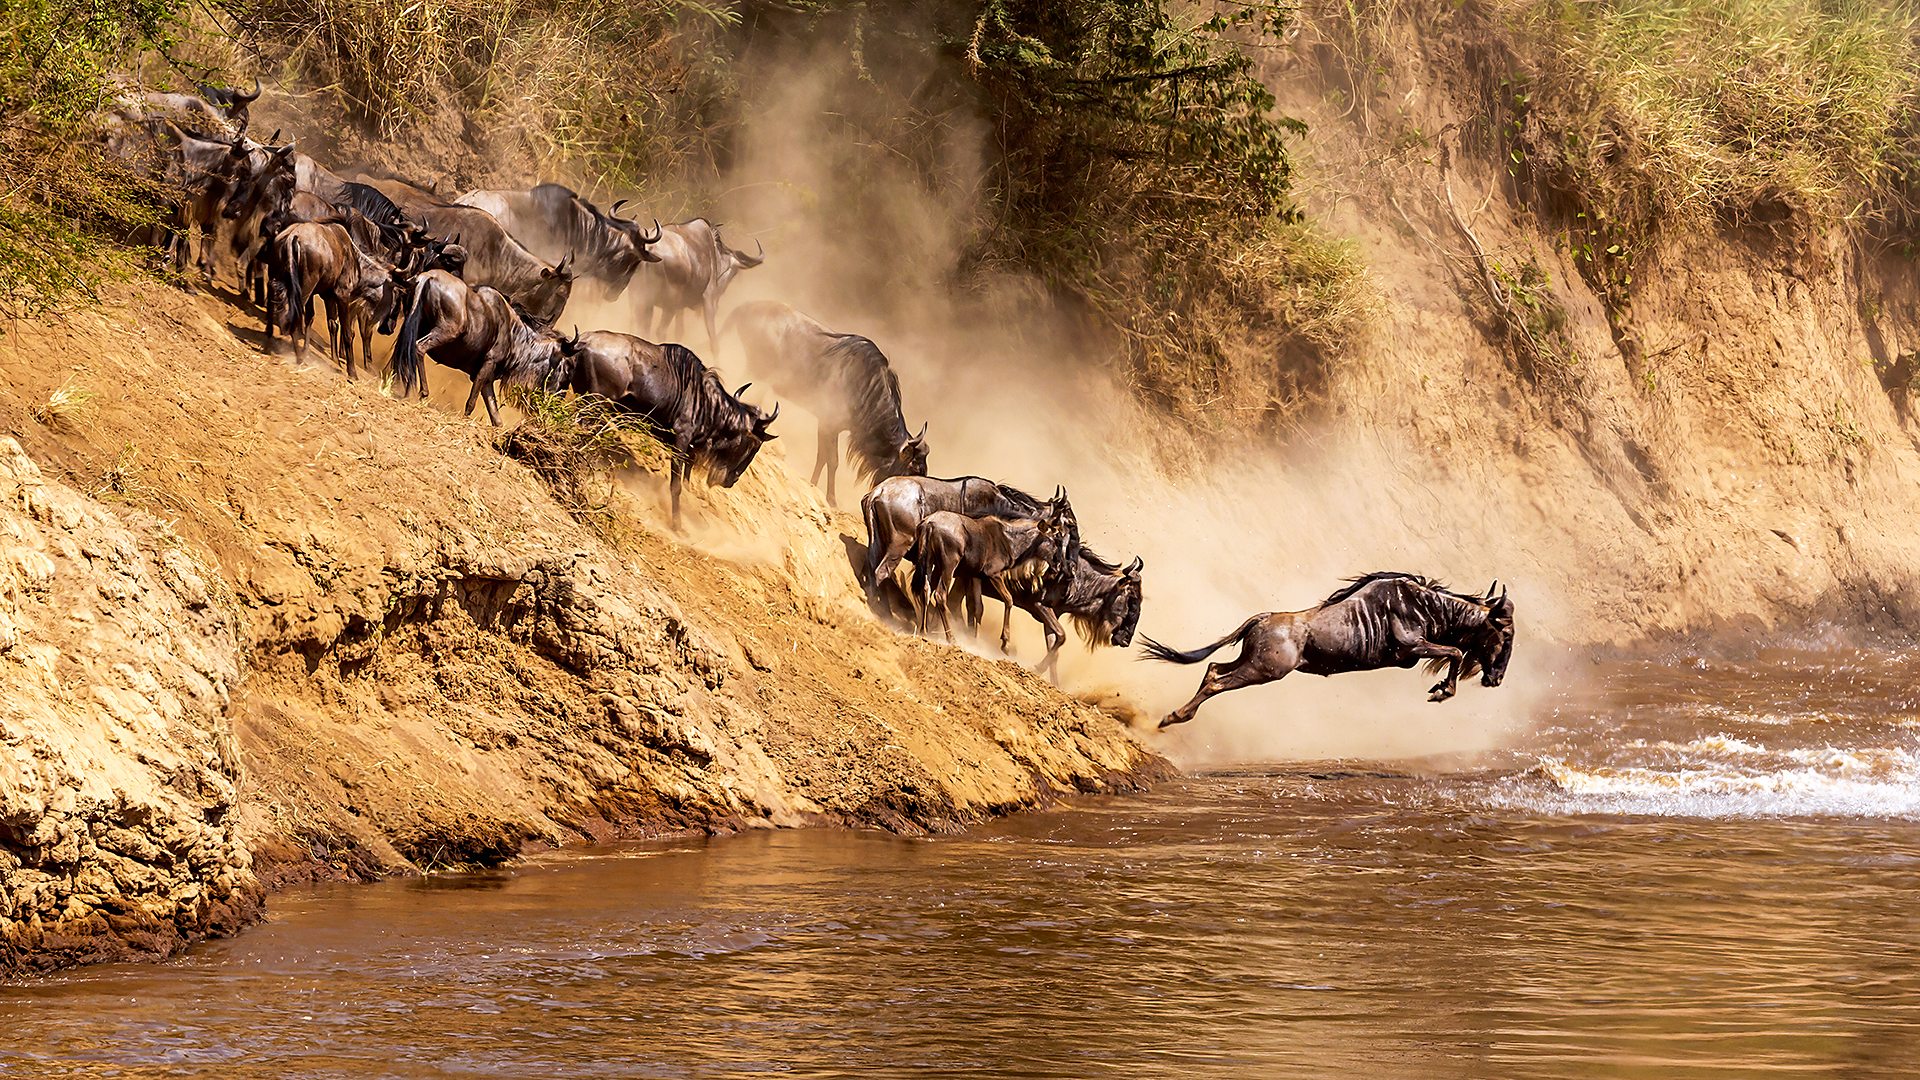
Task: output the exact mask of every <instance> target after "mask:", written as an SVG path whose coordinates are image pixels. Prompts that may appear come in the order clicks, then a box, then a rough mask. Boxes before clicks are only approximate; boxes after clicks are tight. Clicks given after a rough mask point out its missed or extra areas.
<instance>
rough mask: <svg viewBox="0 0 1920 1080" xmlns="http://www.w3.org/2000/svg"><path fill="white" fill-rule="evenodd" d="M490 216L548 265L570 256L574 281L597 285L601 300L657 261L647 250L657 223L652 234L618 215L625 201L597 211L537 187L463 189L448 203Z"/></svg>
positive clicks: (550, 187)
mask: <svg viewBox="0 0 1920 1080" xmlns="http://www.w3.org/2000/svg"><path fill="white" fill-rule="evenodd" d="M454 201H455V203H456V204H457V205H460V206H472V207H477V208H479V209H481V210H485V211H486V212H487V213H489V214H492V215H493V216H494V218H495V219H496V220H498V221H499V222H500V225H501V227H502V228H504V229H506V230H507V232H508V233H509V234H511V235H512V236H513V238H514V239H515V240H518V241H520V243H521V244H523V245H525V247H526V248H527V250H529V251H531V252H533V253H534V254H535V255H538V256H540V257H541V258H542V259H545V260H547V261H548V262H552V263H559V262H560V261H561V260H563V259H565V258H567V257H568V256H569V255H571V256H572V257H573V260H574V261H573V269H574V274H575V276H576V277H587V278H592V279H593V280H594V281H596V282H598V283H599V284H600V292H601V299H603V300H612V299H613V298H614V297H616V296H619V295H620V294H621V293H622V292H623V291H625V289H626V287H627V283H628V282H629V281H631V280H632V279H633V272H634V271H635V270H638V269H639V268H640V264H641V263H647V262H659V261H660V256H658V255H655V254H654V253H653V252H652V251H651V250H649V248H650V246H651V245H653V244H656V243H658V242H659V241H660V238H661V236H662V232H661V229H660V223H659V222H657V221H656V222H654V223H653V226H654V227H653V232H651V233H649V232H647V230H646V229H644V228H641V226H640V223H639V222H637V221H629V220H627V219H626V218H623V217H620V216H619V213H620V207H621V206H622V205H623V204H624V203H625V201H626V200H624V199H622V200H621V201H620V202H616V203H614V204H613V209H612V210H611V211H606V210H601V209H600V208H599V207H597V206H595V205H593V204H592V203H590V202H588V201H587V200H585V199H583V198H581V197H580V196H578V195H576V194H574V193H573V191H572V189H570V188H566V187H562V186H561V185H559V184H541V185H540V186H538V187H536V188H533V189H532V190H529V191H516V190H499V191H469V192H467V193H466V194H465V195H462V196H460V197H459V198H458V199H456V200H454Z"/></svg>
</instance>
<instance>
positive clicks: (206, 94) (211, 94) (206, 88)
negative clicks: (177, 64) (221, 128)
mask: <svg viewBox="0 0 1920 1080" xmlns="http://www.w3.org/2000/svg"><path fill="white" fill-rule="evenodd" d="M194 88H195V89H197V90H199V91H200V96H201V97H202V98H203V99H205V100H206V103H207V104H208V105H211V106H213V108H214V110H215V111H216V112H218V113H219V114H220V115H221V116H224V117H226V118H227V119H228V120H230V121H232V122H233V125H234V129H235V130H236V131H237V132H239V133H240V134H243V135H244V134H246V130H247V124H248V123H249V122H251V120H252V117H251V116H250V115H249V110H250V109H251V108H252V107H253V103H254V102H256V101H258V100H260V77H259V76H257V75H256V76H254V79H253V92H252V93H250V94H247V93H241V91H240V88H239V87H237V86H233V87H229V86H211V85H209V84H207V83H195V84H194Z"/></svg>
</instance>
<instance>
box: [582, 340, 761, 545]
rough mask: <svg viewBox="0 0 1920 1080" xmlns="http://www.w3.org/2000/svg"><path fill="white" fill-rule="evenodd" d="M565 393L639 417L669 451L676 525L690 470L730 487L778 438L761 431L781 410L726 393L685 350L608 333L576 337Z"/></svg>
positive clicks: (717, 376) (715, 375) (713, 375)
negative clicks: (602, 400) (766, 408)
mask: <svg viewBox="0 0 1920 1080" xmlns="http://www.w3.org/2000/svg"><path fill="white" fill-rule="evenodd" d="M568 385H569V388H570V389H572V390H573V391H574V392H575V393H577V394H595V395H598V396H599V397H603V398H606V399H607V400H608V401H611V402H613V403H614V404H615V405H616V406H618V407H620V408H622V409H625V410H627V411H629V412H632V413H634V414H636V415H638V416H640V417H642V418H644V419H645V420H646V421H647V422H648V423H649V424H651V425H653V427H654V429H655V430H656V431H658V432H659V433H660V437H661V439H662V441H664V442H665V443H666V444H667V445H668V446H669V447H670V448H671V449H672V450H673V461H672V463H671V465H670V467H669V469H668V477H669V480H668V486H669V490H670V491H671V492H672V496H673V524H674V527H675V528H678V527H679V526H680V487H681V484H682V482H683V481H684V480H685V478H686V476H687V475H688V474H689V473H690V472H691V471H692V470H693V468H694V467H695V466H698V467H700V468H701V469H704V470H705V471H706V475H707V482H708V483H710V484H717V485H718V486H720V487H732V486H733V485H734V484H736V483H738V482H739V480H740V477H741V476H743V475H745V473H746V471H747V466H748V465H750V464H752V463H753V456H754V455H755V454H757V453H759V452H760V447H761V446H762V445H764V444H765V443H767V442H769V441H771V440H773V439H776V438H779V436H777V435H774V434H772V433H771V432H769V431H768V430H767V428H768V426H769V425H771V424H772V423H773V421H774V419H775V418H776V417H778V416H779V415H780V406H778V405H775V406H774V407H773V411H772V412H762V411H761V410H759V409H756V408H754V407H753V406H752V405H749V404H747V403H746V402H744V401H741V400H740V395H741V394H742V393H744V392H745V391H746V389H747V388H746V387H745V386H742V387H741V388H740V389H739V390H736V391H734V392H733V393H731V394H729V393H727V388H726V385H725V384H723V383H722V382H721V381H720V374H719V373H718V372H716V371H712V370H709V369H708V368H707V366H706V365H705V364H703V363H701V362H700V358H699V357H697V356H695V355H694V354H693V350H691V349H688V348H686V347H685V346H683V345H671V344H669V345H655V344H654V343H653V342H651V341H645V340H642V339H640V338H637V337H634V336H633V335H632V334H619V333H615V332H613V331H611V330H595V331H593V332H591V333H587V334H582V335H580V337H579V339H578V344H577V345H576V346H575V351H574V356H573V370H572V374H571V376H570V377H569V379H568Z"/></svg>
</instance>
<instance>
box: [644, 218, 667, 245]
mask: <svg viewBox="0 0 1920 1080" xmlns="http://www.w3.org/2000/svg"><path fill="white" fill-rule="evenodd" d="M665 235H667V231H666V230H665V229H663V228H661V227H660V219H659V218H654V219H653V235H652V236H648V235H647V234H646V233H641V234H640V242H641V243H643V244H657V243H659V242H660V238H661V237H663V236H665Z"/></svg>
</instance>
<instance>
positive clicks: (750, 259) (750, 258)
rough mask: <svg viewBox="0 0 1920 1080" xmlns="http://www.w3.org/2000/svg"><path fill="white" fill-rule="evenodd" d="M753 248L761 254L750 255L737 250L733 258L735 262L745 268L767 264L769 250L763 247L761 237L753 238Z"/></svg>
mask: <svg viewBox="0 0 1920 1080" xmlns="http://www.w3.org/2000/svg"><path fill="white" fill-rule="evenodd" d="M753 246H754V248H755V249H756V250H757V251H758V252H759V254H757V255H749V254H747V253H746V252H744V251H741V250H739V249H737V248H736V249H735V250H734V252H733V257H734V259H735V261H737V262H739V264H740V265H741V266H745V267H753V266H759V265H760V264H761V263H763V262H766V261H767V249H766V248H765V247H764V246H762V245H761V243H760V238H759V237H757V236H756V237H754V238H753Z"/></svg>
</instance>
